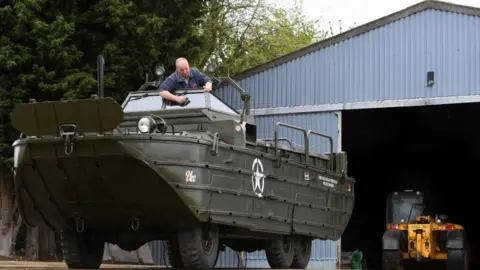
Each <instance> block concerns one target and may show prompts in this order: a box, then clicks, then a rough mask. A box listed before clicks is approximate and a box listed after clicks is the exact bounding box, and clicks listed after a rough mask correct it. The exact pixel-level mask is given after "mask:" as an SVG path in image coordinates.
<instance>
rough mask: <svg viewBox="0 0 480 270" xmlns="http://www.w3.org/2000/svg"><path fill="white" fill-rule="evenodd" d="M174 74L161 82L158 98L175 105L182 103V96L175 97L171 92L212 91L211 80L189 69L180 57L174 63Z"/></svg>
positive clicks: (193, 69) (197, 71)
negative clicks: (193, 89)
mask: <svg viewBox="0 0 480 270" xmlns="http://www.w3.org/2000/svg"><path fill="white" fill-rule="evenodd" d="M175 67H176V68H175V72H174V73H172V74H171V75H170V76H168V78H167V79H166V80H165V81H163V82H162V84H161V85H160V87H159V90H160V96H161V97H162V98H164V99H168V100H172V101H175V102H177V103H180V104H182V103H184V102H185V97H184V96H175V95H173V94H172V93H171V92H172V91H173V90H175V89H179V88H198V87H202V86H203V89H204V90H205V92H210V91H212V79H210V78H209V77H208V76H206V75H205V74H203V73H202V72H200V71H199V70H198V69H196V68H190V66H189V64H188V61H187V59H185V58H183V57H180V58H178V59H177V61H176V62H175Z"/></svg>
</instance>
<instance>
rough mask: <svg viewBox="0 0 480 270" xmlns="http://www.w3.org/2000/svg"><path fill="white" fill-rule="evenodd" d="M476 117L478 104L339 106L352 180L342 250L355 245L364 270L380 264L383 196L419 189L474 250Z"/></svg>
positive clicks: (478, 238) (479, 162) (479, 143)
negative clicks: (353, 187) (463, 232)
mask: <svg viewBox="0 0 480 270" xmlns="http://www.w3.org/2000/svg"><path fill="white" fill-rule="evenodd" d="M479 116H480V103H469V104H455V105H435V106H421V107H403V108H386V109H368V110H349V111H344V112H342V149H343V150H344V151H346V152H347V154H348V166H349V175H351V176H353V177H354V178H355V179H356V180H357V184H356V190H355V192H356V200H355V207H354V212H353V215H352V219H351V221H350V223H349V225H348V226H347V229H346V231H345V234H344V237H343V238H342V250H343V251H353V250H355V249H359V250H361V251H363V253H364V258H365V259H366V260H367V265H368V268H369V269H381V268H380V263H381V254H382V252H381V251H382V249H381V248H382V234H383V232H384V230H385V227H386V217H385V212H386V208H385V207H386V198H387V194H388V193H389V192H391V191H393V190H404V189H424V190H428V191H429V192H430V193H431V195H432V197H433V199H434V205H433V207H434V208H435V209H436V211H438V212H440V213H443V214H446V215H447V216H448V219H449V221H450V222H453V223H457V224H461V225H463V226H465V229H466V231H467V234H469V240H470V242H471V244H473V247H474V248H475V249H476V251H478V246H479V245H480V234H479V233H478V230H479V229H478V228H477V227H478V226H476V224H475V219H476V218H477V211H475V209H476V205H477V203H476V202H477V200H478V198H480V193H479V192H478V191H477V184H478V180H479V173H478V169H479V168H480V121H479ZM474 253H475V252H474ZM473 257H475V255H474V256H473ZM475 264H477V263H475Z"/></svg>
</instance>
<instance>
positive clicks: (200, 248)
mask: <svg viewBox="0 0 480 270" xmlns="http://www.w3.org/2000/svg"><path fill="white" fill-rule="evenodd" d="M219 240H220V235H219V232H218V226H217V225H216V224H212V223H207V224H204V225H202V227H199V228H193V229H184V230H182V231H180V232H179V233H178V249H179V252H180V255H181V258H182V264H183V268H190V269H199V268H204V269H205V268H213V267H214V266H215V264H217V259H218V254H219V252H220V248H219V247H220V244H219ZM174 250H175V249H174ZM172 254H173V253H172Z"/></svg>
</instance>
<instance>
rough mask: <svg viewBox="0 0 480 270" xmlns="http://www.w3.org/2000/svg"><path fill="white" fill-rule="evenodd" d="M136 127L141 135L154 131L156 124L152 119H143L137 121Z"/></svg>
mask: <svg viewBox="0 0 480 270" xmlns="http://www.w3.org/2000/svg"><path fill="white" fill-rule="evenodd" d="M137 127H138V130H139V131H140V132H141V133H151V132H153V130H155V127H156V123H155V120H153V118H152V117H143V118H142V119H140V121H138V125H137Z"/></svg>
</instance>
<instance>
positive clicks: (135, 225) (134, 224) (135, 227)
mask: <svg viewBox="0 0 480 270" xmlns="http://www.w3.org/2000/svg"><path fill="white" fill-rule="evenodd" d="M131 222H132V231H138V228H140V219H139V218H137V217H136V216H133V217H132V218H131Z"/></svg>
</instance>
